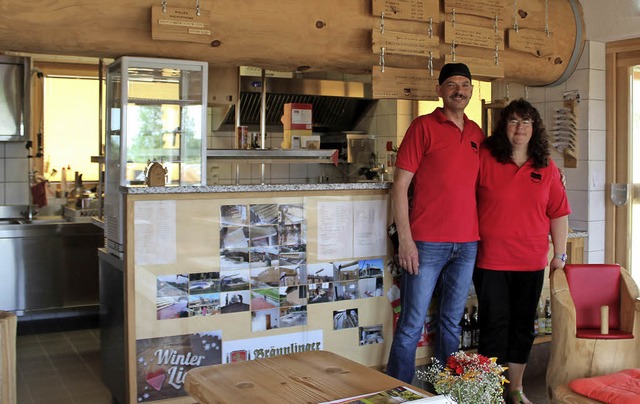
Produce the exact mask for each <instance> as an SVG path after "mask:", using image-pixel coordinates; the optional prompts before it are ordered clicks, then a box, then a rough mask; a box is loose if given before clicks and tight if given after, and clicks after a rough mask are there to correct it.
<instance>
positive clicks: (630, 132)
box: [605, 38, 640, 284]
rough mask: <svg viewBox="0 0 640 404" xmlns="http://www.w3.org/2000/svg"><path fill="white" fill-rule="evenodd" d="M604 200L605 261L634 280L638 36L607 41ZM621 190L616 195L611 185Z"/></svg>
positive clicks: (638, 247)
mask: <svg viewBox="0 0 640 404" xmlns="http://www.w3.org/2000/svg"><path fill="white" fill-rule="evenodd" d="M606 57H607V184H609V188H608V189H607V191H608V192H609V195H611V198H607V199H608V200H607V207H606V237H605V249H606V250H605V260H606V262H617V263H619V264H620V265H622V266H624V267H626V268H628V269H629V271H630V272H631V275H632V277H633V278H634V280H635V281H636V283H639V284H640V38H637V39H631V40H624V41H617V42H611V43H608V44H607V56H606ZM613 184H617V185H621V186H622V187H623V188H624V186H625V185H626V190H625V192H621V193H619V194H618V198H617V199H618V201H617V202H618V203H617V204H614V203H613V200H614V199H616V198H614V197H613V194H614V192H612V191H613V189H615V188H616V185H613Z"/></svg>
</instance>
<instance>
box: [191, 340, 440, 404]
mask: <svg viewBox="0 0 640 404" xmlns="http://www.w3.org/2000/svg"><path fill="white" fill-rule="evenodd" d="M398 386H408V385H407V384H406V383H404V382H402V381H401V380H398V379H394V378H393V377H390V376H387V375H385V374H384V373H381V372H378V371H377V370H374V369H371V368H368V367H366V366H363V365H361V364H359V363H357V362H354V361H352V360H349V359H346V358H343V357H341V356H339V355H336V354H334V353H331V352H328V351H307V352H299V353H294V354H289V355H282V356H277V357H273V358H266V359H256V360H252V361H247V362H237V363H228V364H223V365H214V366H203V367H200V368H195V369H192V370H190V371H189V373H187V378H186V380H185V384H184V388H185V390H186V391H187V393H189V395H190V396H191V397H193V398H194V399H196V400H198V402H199V403H202V404H214V403H216V404H217V403H274V404H275V403H278V404H280V403H319V402H323V401H331V400H337V399H340V398H346V397H351V396H356V395H360V394H366V393H373V392H376V391H380V390H387V389H391V388H394V387H398ZM408 387H411V386H408ZM411 388H412V389H413V390H416V391H419V392H421V393H424V394H425V395H430V394H428V393H426V392H424V391H422V390H420V389H417V388H414V387H411Z"/></svg>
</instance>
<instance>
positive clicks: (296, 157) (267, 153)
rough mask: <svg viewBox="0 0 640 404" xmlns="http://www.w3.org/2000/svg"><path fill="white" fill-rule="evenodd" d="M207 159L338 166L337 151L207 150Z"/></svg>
mask: <svg viewBox="0 0 640 404" xmlns="http://www.w3.org/2000/svg"><path fill="white" fill-rule="evenodd" d="M207 159H215V160H233V161H234V162H249V163H332V164H334V165H338V150H335V149H327V150H308V149H287V150H283V149H208V150H207Z"/></svg>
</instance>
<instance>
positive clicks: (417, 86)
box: [371, 66, 438, 101]
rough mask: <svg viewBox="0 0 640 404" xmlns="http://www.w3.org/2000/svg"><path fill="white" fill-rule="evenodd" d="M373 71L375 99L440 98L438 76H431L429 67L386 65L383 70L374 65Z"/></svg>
mask: <svg viewBox="0 0 640 404" xmlns="http://www.w3.org/2000/svg"><path fill="white" fill-rule="evenodd" d="M371 71H372V73H371V75H372V77H371V91H372V95H373V98H374V99H383V98H391V99H396V100H423V101H437V100H438V93H436V85H437V84H438V77H437V75H436V76H431V75H430V74H429V70H427V69H398V68H393V67H385V68H384V72H383V71H382V68H381V67H380V66H374V67H373V68H372V69H371ZM434 74H435V73H434Z"/></svg>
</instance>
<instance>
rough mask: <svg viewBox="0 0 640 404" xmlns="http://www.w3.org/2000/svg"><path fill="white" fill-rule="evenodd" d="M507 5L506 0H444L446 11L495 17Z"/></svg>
mask: <svg viewBox="0 0 640 404" xmlns="http://www.w3.org/2000/svg"><path fill="white" fill-rule="evenodd" d="M504 7H505V1H504V0H444V12H445V13H447V14H452V13H453V10H454V9H455V11H456V14H469V15H474V16H478V17H487V18H495V16H496V15H500V11H501V10H502V9H503V8H504Z"/></svg>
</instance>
